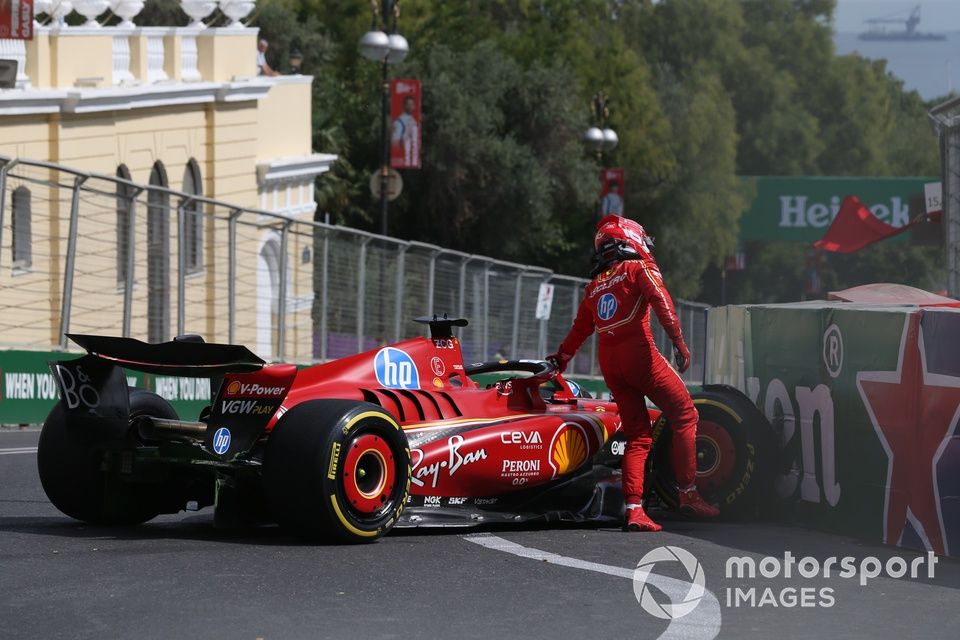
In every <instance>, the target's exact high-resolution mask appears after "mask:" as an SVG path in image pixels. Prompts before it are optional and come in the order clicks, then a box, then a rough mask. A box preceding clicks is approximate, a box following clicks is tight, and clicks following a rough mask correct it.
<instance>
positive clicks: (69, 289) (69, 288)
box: [60, 176, 89, 349]
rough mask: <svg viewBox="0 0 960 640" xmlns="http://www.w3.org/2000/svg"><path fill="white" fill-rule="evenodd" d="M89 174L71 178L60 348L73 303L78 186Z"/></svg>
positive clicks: (64, 342)
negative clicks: (71, 190)
mask: <svg viewBox="0 0 960 640" xmlns="http://www.w3.org/2000/svg"><path fill="white" fill-rule="evenodd" d="M88 177H89V176H77V177H76V178H74V180H73V196H72V198H71V200H70V231H69V235H68V236H67V258H66V260H64V265H63V300H61V303H62V306H61V308H60V348H61V349H66V348H67V333H68V332H69V331H70V308H71V305H72V304H73V271H74V268H75V265H76V258H77V224H78V222H79V217H80V187H81V186H83V183H84V182H86V180H87V178H88Z"/></svg>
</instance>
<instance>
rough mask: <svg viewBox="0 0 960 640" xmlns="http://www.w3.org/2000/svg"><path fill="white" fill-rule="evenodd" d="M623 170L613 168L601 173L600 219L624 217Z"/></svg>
mask: <svg viewBox="0 0 960 640" xmlns="http://www.w3.org/2000/svg"><path fill="white" fill-rule="evenodd" d="M623 194H624V188H623V169H622V168H621V167H612V168H610V169H604V170H603V171H601V172H600V217H601V218H602V217H603V216H606V215H610V214H611V213H612V214H614V215H618V216H622V215H624V207H623Z"/></svg>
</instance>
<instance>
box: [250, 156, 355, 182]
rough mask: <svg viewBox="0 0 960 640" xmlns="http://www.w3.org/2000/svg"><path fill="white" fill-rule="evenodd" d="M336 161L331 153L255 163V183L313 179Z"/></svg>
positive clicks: (335, 157)
mask: <svg viewBox="0 0 960 640" xmlns="http://www.w3.org/2000/svg"><path fill="white" fill-rule="evenodd" d="M336 161H337V156H336V155H334V154H332V153H312V154H310V155H308V156H284V157H281V158H272V159H270V160H266V161H262V162H258V163H257V182H258V183H259V184H260V185H261V187H263V186H269V185H272V184H276V183H282V182H291V181H295V180H304V179H308V178H313V177H315V176H318V175H320V174H321V173H326V172H327V171H329V170H330V168H331V167H332V166H333V163H334V162H336Z"/></svg>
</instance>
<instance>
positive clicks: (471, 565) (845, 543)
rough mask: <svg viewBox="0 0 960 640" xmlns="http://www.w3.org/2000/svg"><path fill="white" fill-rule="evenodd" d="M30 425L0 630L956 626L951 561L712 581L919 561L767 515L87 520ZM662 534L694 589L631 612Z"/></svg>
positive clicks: (675, 581) (500, 634) (896, 632)
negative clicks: (661, 610)
mask: <svg viewBox="0 0 960 640" xmlns="http://www.w3.org/2000/svg"><path fill="white" fill-rule="evenodd" d="M37 436H38V434H37V432H36V431H9V430H0V637H2V638H144V639H146V638H164V639H166V638H249V639H250V640H254V639H256V638H264V639H274V638H276V639H287V638H357V639H359V638H493V639H498V640H499V639H504V638H545V639H546V638H549V639H550V640H556V639H557V638H657V637H667V638H670V637H673V638H713V637H720V638H764V639H767V638H777V640H786V639H790V638H816V637H822V638H941V637H942V638H946V637H957V629H960V562H957V561H952V560H947V559H940V560H939V562H938V563H937V564H936V565H935V566H934V567H933V573H934V577H933V578H929V577H928V571H927V568H926V564H925V565H924V566H923V567H919V569H920V575H919V576H918V578H917V579H906V578H904V579H894V578H890V577H877V578H874V579H870V580H866V583H867V584H866V585H865V586H861V584H860V582H861V581H862V579H863V578H865V577H866V575H865V574H869V573H870V566H869V565H868V566H867V567H866V571H865V572H858V573H857V575H855V576H853V577H849V578H842V577H838V576H837V575H836V573H835V572H834V573H832V574H831V576H830V577H829V578H827V577H824V576H823V575H822V572H821V574H819V575H818V576H817V577H812V578H804V577H798V574H797V569H796V567H794V568H793V573H792V575H791V577H790V578H787V577H785V576H784V575H783V572H782V571H781V572H780V574H779V575H778V576H776V577H771V578H764V577H757V578H756V579H753V580H750V579H748V578H742V579H740V578H736V577H732V578H727V577H726V566H727V561H728V559H729V558H730V557H734V556H736V557H749V558H752V559H754V561H755V562H757V563H759V561H760V560H761V559H762V558H763V557H764V556H768V555H769V556H775V557H778V558H779V559H780V560H781V561H782V559H783V557H784V552H786V551H789V552H790V553H792V554H793V556H794V557H796V558H798V559H799V558H801V557H803V556H810V557H811V558H815V559H816V560H817V562H818V564H820V565H823V564H825V563H826V561H827V559H828V558H830V557H831V556H837V557H843V556H851V557H853V558H855V566H860V563H861V562H863V561H864V560H866V559H868V558H869V557H871V556H873V557H876V558H878V560H879V561H880V562H883V563H886V562H888V561H889V559H890V558H891V557H893V556H897V555H899V556H901V557H903V558H904V559H905V560H906V561H907V562H910V561H915V560H916V558H921V556H918V555H917V554H912V553H908V552H903V551H899V550H895V549H891V548H887V547H882V546H878V545H870V544H864V543H861V542H858V541H855V540H850V539H847V538H843V537H838V536H833V535H827V534H823V533H817V532H813V531H807V530H802V529H794V528H787V527H782V526H777V525H772V524H756V523H754V524H739V523H737V524H734V523H709V524H706V523H692V522H687V521H680V520H665V521H664V524H665V525H666V529H665V531H664V532H663V533H660V534H625V533H621V532H620V531H619V530H615V529H610V528H596V527H576V528H571V527H564V528H559V529H558V528H553V529H540V530H536V529H519V530H518V529H495V530H492V529H491V530H486V531H481V532H472V531H471V532H465V531H462V530H460V531H449V530H447V531H440V532H428V533H425V532H423V531H422V530H417V531H413V532H410V533H407V532H403V533H395V534H391V535H389V536H387V537H386V538H384V539H383V540H381V541H379V542H377V543H375V544H370V545H363V546H353V547H326V546H314V545H309V544H304V543H302V542H301V541H299V540H297V539H295V538H292V537H290V536H288V535H286V534H285V533H284V532H283V531H281V530H280V529H278V528H275V527H261V528H255V529H244V530H239V531H238V530H232V531H224V530H217V529H214V528H213V524H212V522H213V517H212V513H210V512H209V510H204V511H200V512H197V513H190V514H181V515H179V516H165V517H161V518H158V519H157V520H156V521H153V522H151V523H149V524H147V525H144V526H141V527H136V528H130V529H121V530H116V529H106V528H98V527H91V526H87V525H84V524H81V523H78V522H75V521H72V520H70V519H69V518H67V517H66V516H63V515H61V514H60V513H59V512H57V511H56V509H54V507H53V506H52V505H50V503H49V502H48V501H47V499H46V497H45V496H44V494H43V490H42V488H41V486H40V482H39V479H38V477H37V472H36V453H35V452H34V451H33V448H35V447H36V442H37ZM665 545H666V546H676V547H680V548H681V549H684V550H686V551H688V552H689V553H690V554H692V555H693V556H694V557H695V558H696V559H697V560H699V563H700V568H701V570H702V576H703V578H704V582H705V588H706V591H705V592H704V594H703V597H702V598H700V599H699V601H698V600H696V599H695V598H694V599H692V600H691V602H692V603H696V606H695V607H694V608H693V611H692V612H691V613H689V614H688V615H686V616H684V617H681V618H677V619H676V620H674V621H673V622H672V623H669V621H668V620H662V619H658V618H656V617H654V615H652V614H651V613H648V612H647V611H646V610H645V609H644V608H643V607H641V605H640V604H639V602H638V598H637V597H636V595H635V592H634V586H635V584H634V580H633V577H634V568H635V567H636V565H637V563H638V561H640V560H641V558H643V557H644V555H645V554H647V553H648V552H650V551H651V550H654V549H655V548H657V547H660V546H665ZM681 557H684V556H681ZM924 562H926V560H925V559H924ZM765 567H766V568H767V569H768V570H769V569H771V567H772V565H770V564H767V565H765ZM897 567H899V565H898V564H896V561H894V565H893V568H894V569H895V570H896V568H897ZM806 568H807V569H808V570H812V565H810V564H807V565H806ZM837 570H838V569H836V568H835V569H834V571H837ZM652 572H653V574H654V575H653V577H651V578H650V579H649V583H650V584H652V585H654V586H653V587H651V588H650V589H649V591H648V593H649V594H650V597H651V601H653V602H655V603H658V604H660V605H663V604H670V603H671V602H672V603H674V604H679V603H680V602H681V601H682V600H683V599H684V597H685V596H691V597H692V596H696V595H697V593H696V592H694V593H692V594H689V593H688V592H689V591H690V584H691V583H692V582H693V581H695V579H691V577H690V576H691V574H693V575H694V578H695V577H696V570H695V569H693V570H691V571H688V570H687V569H686V568H685V567H684V565H682V564H681V563H680V562H666V561H664V562H659V563H657V564H656V565H654V566H653V567H652ZM908 576H909V573H908ZM638 587H642V583H639V584H638ZM737 588H740V589H741V590H742V593H743V594H744V596H743V598H745V597H747V596H748V594H749V593H750V592H749V589H751V588H752V589H754V591H753V592H752V593H753V594H754V602H753V606H750V603H749V600H747V601H746V603H745V602H744V600H743V598H740V606H731V605H732V604H733V601H734V600H736V596H737V595H738V592H736V591H735V590H736V589H737ZM801 588H805V589H807V591H805V592H802V593H804V594H806V604H808V605H813V606H805V607H801V606H786V605H787V604H790V603H791V602H794V600H792V596H791V595H790V594H791V593H793V592H792V591H790V589H801ZM784 589H787V590H788V591H787V592H786V594H787V595H784ZM825 590H828V591H825ZM768 591H769V595H768V596H764V594H766V593H767V592H768ZM827 593H829V597H828V596H827V595H826V594H827ZM668 596H669V597H668ZM728 598H729V599H730V600H729V601H728ZM796 601H797V602H799V601H800V598H797V599H796ZM828 603H829V604H831V605H832V606H826V605H827V604H828ZM761 605H762V606H761ZM664 634H665V635H664Z"/></svg>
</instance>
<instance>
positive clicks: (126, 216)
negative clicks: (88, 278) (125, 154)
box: [117, 164, 135, 287]
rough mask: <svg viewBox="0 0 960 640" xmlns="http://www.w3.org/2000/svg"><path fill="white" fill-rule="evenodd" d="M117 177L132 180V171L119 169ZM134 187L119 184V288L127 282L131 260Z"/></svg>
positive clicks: (124, 168) (125, 168)
mask: <svg viewBox="0 0 960 640" xmlns="http://www.w3.org/2000/svg"><path fill="white" fill-rule="evenodd" d="M117 177H118V178H121V179H123V180H129V179H130V170H129V169H127V165H125V164H121V165H120V166H119V167H117ZM134 193H135V190H134V188H133V187H132V186H130V185H127V184H123V183H119V182H118V183H117V286H118V287H123V285H124V283H125V282H126V281H127V265H128V263H129V258H130V250H131V245H130V226H131V224H133V220H132V216H133V202H132V200H133V194H134Z"/></svg>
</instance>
